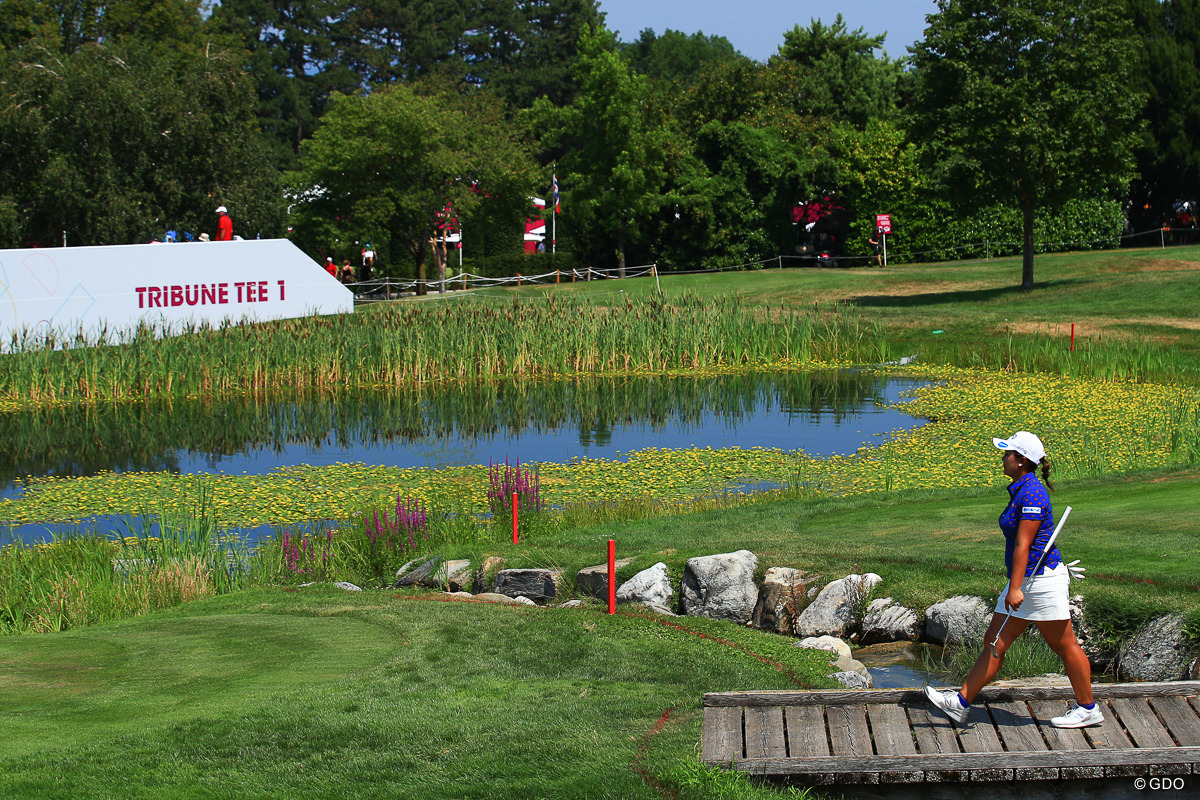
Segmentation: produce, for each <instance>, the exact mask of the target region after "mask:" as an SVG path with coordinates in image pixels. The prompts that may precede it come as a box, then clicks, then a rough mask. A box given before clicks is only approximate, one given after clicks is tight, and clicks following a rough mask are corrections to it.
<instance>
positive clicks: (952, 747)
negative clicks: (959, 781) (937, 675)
mask: <svg viewBox="0 0 1200 800" xmlns="http://www.w3.org/2000/svg"><path fill="white" fill-rule="evenodd" d="M903 708H904V710H905V712H906V713H907V716H908V724H909V726H910V727H911V728H912V732H913V735H914V736H915V737H916V740H917V751H918V752H919V753H921V754H922V755H939V754H942V753H956V754H957V753H961V752H962V748H961V747H959V746H958V737H957V736H955V735H954V729H953V728H951V727H950V726H949V725H947V724H945V719H935V718H934V717H933V713H932V712H931V711H930V709H928V708H926V707H925V706H924V705H913V706H910V705H906V706H903Z"/></svg>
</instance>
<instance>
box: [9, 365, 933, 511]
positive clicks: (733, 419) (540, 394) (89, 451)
mask: <svg viewBox="0 0 1200 800" xmlns="http://www.w3.org/2000/svg"><path fill="white" fill-rule="evenodd" d="M916 385H919V383H918V382H915V381H912V380H908V379H900V378H892V377H887V376H881V375H877V374H872V373H867V372H859V371H846V370H843V371H828V372H819V373H804V372H774V373H742V374H736V375H717V376H707V377H669V376H645V377H611V378H591V379H587V380H570V381H558V382H529V381H524V382H517V383H505V382H500V383H487V384H468V385H453V386H441V387H433V388H428V387H427V388H423V389H411V390H395V389H389V390H379V391H369V392H365V391H354V392H344V393H340V394H337V395H332V396H331V395H318V396H302V397H296V396H289V397H253V398H251V397H239V398H230V399H223V400H207V401H189V402H179V401H176V402H170V403H168V402H155V403H138V404H123V405H96V406H92V407H88V408H82V409H80V408H74V409H41V410H37V411H33V412H26V413H22V414H7V415H0V437H3V439H2V440H3V441H4V442H5V443H6V447H5V448H4V450H3V456H2V458H3V461H0V496H7V497H14V496H16V495H18V494H19V493H20V492H21V491H22V490H21V482H22V479H23V478H24V477H25V476H47V475H53V476H64V477H70V476H83V475H91V474H95V473H97V472H100V471H105V470H108V471H114V472H126V471H134V470H138V471H159V470H165V471H170V472H179V473H206V472H207V473H242V472H247V473H251V474H258V473H264V472H267V471H269V470H271V469H272V468H274V467H278V466H283V465H294V464H311V465H324V464H334V463H339V462H341V463H345V462H364V463H368V464H379V465H388V466H400V467H444V466H453V465H460V464H487V463H489V462H490V461H504V460H505V458H509V459H513V460H515V459H517V458H519V459H520V460H521V461H523V462H532V461H553V462H558V463H562V462H566V461H569V460H570V459H572V458H575V457H580V458H595V457H599V458H608V459H619V458H621V457H623V456H624V455H625V454H627V453H629V452H631V451H634V450H639V449H643V448H647V447H660V448H682V447H693V446H695V447H712V448H721V447H732V446H738V447H743V448H751V447H768V448H776V447H777V448H782V449H788V450H791V449H803V450H805V451H806V452H808V453H809V454H812V455H831V454H834V453H843V454H844V453H851V452H853V451H855V450H856V449H858V448H859V447H860V446H861V445H863V444H872V443H878V442H879V441H880V439H879V438H878V437H879V435H882V434H885V433H887V432H889V431H893V430H896V429H907V428H912V427H914V426H915V425H918V424H920V421H919V420H916V419H914V418H912V417H910V416H908V415H906V414H904V413H902V412H900V411H898V410H895V409H890V408H887V407H886V406H887V405H890V404H892V403H895V402H897V401H899V400H900V394H901V393H902V392H904V391H905V390H907V389H910V388H912V387H913V386H916Z"/></svg>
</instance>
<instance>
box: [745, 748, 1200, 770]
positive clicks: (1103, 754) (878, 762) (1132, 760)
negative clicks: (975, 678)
mask: <svg viewBox="0 0 1200 800" xmlns="http://www.w3.org/2000/svg"><path fill="white" fill-rule="evenodd" d="M1197 761H1200V748H1196V747H1161V748H1148V749H1145V750H1142V749H1131V750H1119V751H1117V750H1108V751H1098V750H1086V751H1077V752H1071V753H1066V752H1057V751H1052V750H1046V751H1042V752H1022V753H958V754H954V753H947V754H944V755H922V754H918V755H913V756H878V755H876V756H832V757H828V758H783V759H756V760H754V761H753V762H751V761H750V760H749V759H743V760H742V761H737V762H734V767H735V768H737V769H746V770H748V771H753V772H755V773H756V774H762V775H790V774H808V773H812V774H854V773H879V772H914V771H917V770H923V771H936V770H984V769H991V770H1005V769H1007V770H1009V771H1013V770H1016V769H1037V768H1043V767H1061V766H1063V765H1064V763H1065V764H1073V765H1074V766H1085V767H1086V766H1100V767H1108V765H1110V764H1112V765H1113V766H1116V767H1127V768H1131V769H1141V770H1142V772H1143V773H1146V772H1148V771H1149V768H1150V766H1151V765H1155V766H1164V765H1171V764H1193V763H1196V762H1197ZM1113 762H1117V763H1115V764H1113Z"/></svg>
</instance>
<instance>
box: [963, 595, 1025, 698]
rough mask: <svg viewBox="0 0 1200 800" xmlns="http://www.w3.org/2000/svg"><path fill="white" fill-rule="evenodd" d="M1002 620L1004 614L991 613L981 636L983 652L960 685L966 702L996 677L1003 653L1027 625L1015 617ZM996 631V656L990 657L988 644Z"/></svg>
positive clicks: (1002, 659) (1002, 660)
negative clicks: (965, 680) (989, 620)
mask: <svg viewBox="0 0 1200 800" xmlns="http://www.w3.org/2000/svg"><path fill="white" fill-rule="evenodd" d="M1004 620H1005V615H1004V614H1000V613H994V614H992V621H991V623H990V624H989V625H988V629H987V633H985V634H984V638H983V641H984V645H983V652H981V653H980V654H979V658H977V659H975V666H973V667H972V668H971V674H970V675H968V676H967V682H966V683H964V684H963V687H962V696H963V699H964V700H966V701H967V702H968V703H973V702H975V696H976V695H977V694H979V690H980V689H982V688H983V687H984V686H986V685H987V684H988V683H989V682H990V681H991V680H992V678H994V677H996V673H997V672H998V671H999V670H1000V665H1001V664H1002V663H1004V654H1005V653H1006V652H1007V651H1008V648H1009V646H1011V645H1012V643H1013V642H1014V641H1015V640H1016V638H1017V637H1018V636H1020V635H1021V633H1022V631H1024V630H1025V628H1026V626H1028V625H1029V622H1028V621H1026V620H1023V619H1017V618H1016V617H1009V618H1008V622H1005V621H1004ZM1001 626H1003V628H1004V629H1003V630H1000V629H1001ZM996 631H1000V638H999V640H997V641H996V655H997V658H992V652H991V649H990V648H989V647H988V644H990V643H991V641H992V639H995V638H996Z"/></svg>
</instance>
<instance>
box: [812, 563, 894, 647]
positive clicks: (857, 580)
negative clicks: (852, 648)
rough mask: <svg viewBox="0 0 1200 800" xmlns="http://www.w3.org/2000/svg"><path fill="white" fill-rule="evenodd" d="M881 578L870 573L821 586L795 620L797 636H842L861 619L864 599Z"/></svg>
mask: <svg viewBox="0 0 1200 800" xmlns="http://www.w3.org/2000/svg"><path fill="white" fill-rule="evenodd" d="M882 580H883V578H881V577H879V576H878V575H876V574H875V573H874V572H868V573H867V574H865V575H847V576H846V577H844V578H840V579H838V580H836V581H830V582H829V583H827V584H825V588H824V589H822V590H821V593H820V594H818V595H817V596H816V598H815V599H814V600H813V601H812V603H810V604H809V606H808V608H806V609H804V611H803V612H802V613H801V614H800V616H799V617H797V618H796V635H797V636H837V637H842V636H846V635H847V634H848V633H850V631H851V630H852V629H853V628H854V627H856V626H857V624H858V623H859V622H860V621H861V619H862V613H863V606H864V605H866V599H867V595H869V594H870V592H871V590H872V589H874V588H875V587H876V586H877V585H878V584H879V582H880V581H882Z"/></svg>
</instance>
